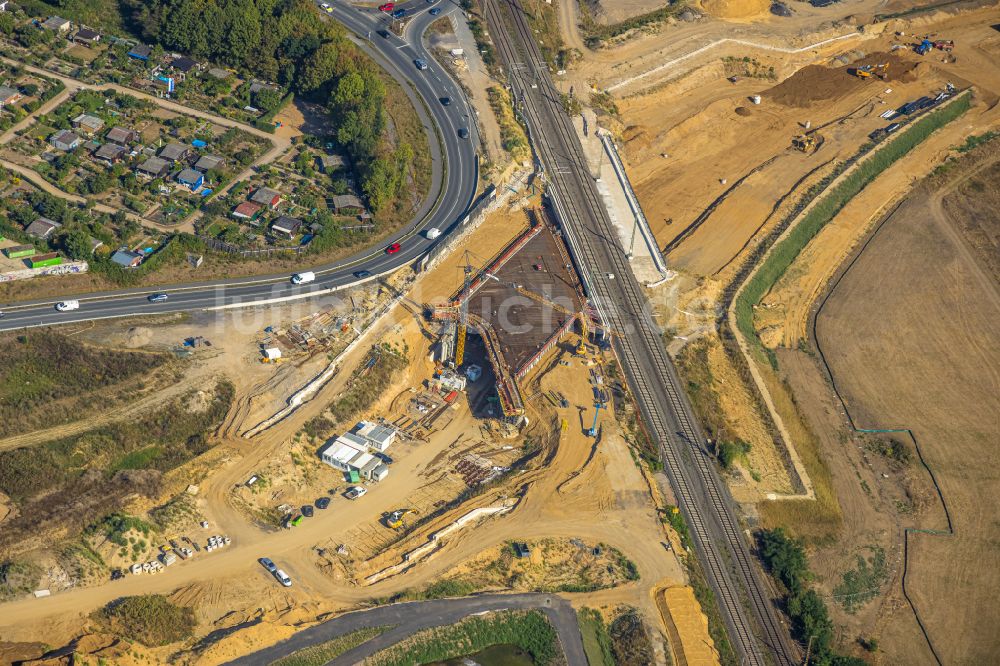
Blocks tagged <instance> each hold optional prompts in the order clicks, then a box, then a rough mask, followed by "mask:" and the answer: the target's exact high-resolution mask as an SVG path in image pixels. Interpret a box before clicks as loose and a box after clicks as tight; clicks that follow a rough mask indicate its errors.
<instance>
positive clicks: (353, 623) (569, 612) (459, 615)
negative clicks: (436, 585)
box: [227, 594, 587, 666]
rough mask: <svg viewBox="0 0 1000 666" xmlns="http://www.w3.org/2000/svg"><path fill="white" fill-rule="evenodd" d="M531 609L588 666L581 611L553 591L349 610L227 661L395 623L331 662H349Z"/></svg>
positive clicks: (252, 659) (572, 659) (276, 654)
mask: <svg viewBox="0 0 1000 666" xmlns="http://www.w3.org/2000/svg"><path fill="white" fill-rule="evenodd" d="M532 609H536V610H540V611H542V612H543V613H545V615H546V617H547V618H548V619H549V622H551V623H552V626H553V628H554V629H555V630H556V633H557V634H558V636H559V643H560V645H561V647H562V650H563V654H565V655H566V663H568V664H570V665H571V666H577V665H580V664H586V663H587V656H586V654H585V653H584V651H583V636H582V635H581V634H580V625H579V624H577V621H576V611H574V610H573V607H572V606H570V604H569V602H568V601H566V600H565V599H563V598H562V597H558V596H555V595H551V594H484V595H481V596H474V597H462V598H459V599H436V600H433V601H413V602H409V603H403V604H391V605H389V606H379V607H378V608H373V609H371V610H365V611H355V612H353V613H345V614H344V615H340V616H338V617H335V618H333V619H332V620H327V621H326V622H324V623H322V624H318V625H316V626H315V627H310V628H309V629H305V630H304V631H300V632H299V633H297V634H295V635H294V636H292V637H291V638H289V639H287V640H285V641H282V642H281V643H278V644H276V645H272V646H271V647H269V648H266V649H264V650H260V651H259V652H254V653H253V654H249V655H247V656H245V657H240V658H239V659H235V660H233V661H231V662H228V664H227V666H257V665H261V666H263V665H266V664H270V663H271V662H273V661H276V660H278V659H281V658H282V657H286V656H288V655H290V654H292V653H293V652H297V651H298V650H302V649H304V648H307V647H310V646H312V645H317V644H320V643H325V642H326V641H330V640H333V639H334V638H337V637H338V636H343V635H344V634H348V633H350V632H352V631H357V630H358V629H364V628H367V627H384V626H388V625H392V626H393V629H390V630H389V631H387V632H386V633H384V634H382V635H381V636H378V637H376V638H373V639H372V640H370V641H368V642H367V643H364V644H362V645H359V646H358V647H356V648H354V649H353V650H349V651H347V652H345V653H344V654H342V655H340V656H339V657H337V658H336V659H334V660H333V661H331V662H329V664H328V665H327V666H349V665H350V664H356V663H358V662H360V661H361V660H363V659H365V658H367V657H370V656H371V655H373V654H375V653H376V652H378V651H379V650H382V649H384V648H387V647H390V646H392V645H395V644H396V643H399V642H400V641H402V640H404V639H406V638H408V637H409V636H412V635H413V634H415V633H417V632H418V631H422V630H424V629H429V628H431V627H441V626H446V625H451V624H455V623H456V622H458V621H460V620H462V619H463V618H466V617H469V616H470V615H475V614H477V613H486V612H490V611H500V610H532Z"/></svg>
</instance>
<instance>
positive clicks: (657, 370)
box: [484, 0, 800, 666]
mask: <svg viewBox="0 0 1000 666" xmlns="http://www.w3.org/2000/svg"><path fill="white" fill-rule="evenodd" d="M484 11H485V14H486V19H487V22H488V23H489V26H490V35H491V36H492V37H493V40H494V42H495V43H496V45H497V48H498V52H499V54H500V58H501V61H502V62H503V63H504V65H505V69H506V73H507V78H508V82H509V83H510V85H511V89H512V92H513V98H514V100H515V102H516V104H517V109H518V112H519V113H520V114H521V117H522V118H523V119H524V120H525V122H526V124H527V126H528V129H529V134H530V136H531V140H532V146H533V148H534V149H535V151H536V157H537V159H538V161H539V162H540V166H541V167H542V169H543V171H544V175H545V178H546V180H547V183H548V189H547V195H548V197H549V199H550V201H551V202H552V204H553V208H554V209H555V213H556V217H557V218H558V220H559V223H560V225H561V226H562V228H563V229H564V232H565V234H566V237H567V242H568V244H569V246H570V250H571V252H572V254H573V259H574V261H575V262H576V265H577V268H578V269H579V271H580V273H581V277H582V278H583V281H584V284H585V285H586V291H587V296H588V298H589V299H590V300H591V302H592V303H593V305H594V307H595V309H596V310H597V312H598V314H599V315H600V317H601V318H602V319H603V320H604V323H605V324H608V325H610V327H611V329H612V330H614V331H618V332H619V333H620V334H618V335H614V336H613V339H614V348H615V352H616V354H617V355H618V358H619V360H620V361H621V364H622V367H623V369H624V370H625V374H626V377H627V379H628V384H629V388H630V389H631V391H632V393H633V395H634V397H635V399H636V402H637V404H638V406H639V409H640V411H641V413H642V415H643V421H644V422H645V424H646V426H647V428H648V432H649V433H650V434H651V435H652V438H653V440H654V441H655V442H656V443H657V445H658V447H659V450H660V458H661V460H662V461H663V465H664V471H665V472H666V474H667V477H668V479H669V480H670V485H671V487H672V488H673V491H674V495H675V496H676V498H677V502H678V504H679V506H680V508H681V510H682V512H683V515H684V517H685V519H686V520H687V523H688V527H689V529H690V532H691V536H692V540H693V542H694V546H695V550H696V552H697V555H698V558H699V561H700V562H701V563H702V566H703V567H704V570H705V574H706V577H707V579H708V581H709V583H710V585H711V586H712V588H713V590H714V591H715V594H716V598H717V600H718V603H719V607H720V610H721V612H722V615H723V618H724V620H725V622H726V624H727V627H728V630H729V634H730V637H731V639H732V642H733V647H734V649H735V651H736V653H737V656H738V658H739V659H740V663H743V664H751V665H754V666H757V665H759V666H764V665H765V664H768V663H773V662H777V663H778V664H782V665H784V664H795V663H798V662H799V660H800V657H799V654H798V647H797V646H796V645H795V644H794V642H793V641H792V640H791V637H790V636H789V632H788V629H787V627H786V626H785V625H784V624H783V622H782V619H781V618H780V616H779V614H778V613H777V611H776V610H775V607H774V603H773V595H772V594H771V592H770V590H769V588H768V583H767V581H766V579H764V577H763V575H762V572H761V571H760V570H759V567H757V565H756V563H755V562H754V560H753V557H752V555H751V554H750V548H749V544H748V543H747V538H746V536H745V534H744V531H743V528H742V527H741V526H740V524H739V521H738V519H737V517H736V507H735V505H734V503H733V500H732V498H731V497H730V495H729V492H728V489H727V488H726V487H725V484H724V483H723V482H722V480H721V479H720V478H719V476H718V474H717V473H716V471H715V467H714V463H713V461H712V457H711V454H710V452H709V451H708V450H707V447H706V440H705V435H704V433H703V432H702V430H701V426H700V424H699V423H698V421H697V419H696V418H695V417H694V414H693V412H692V410H691V406H690V403H689V402H688V399H687V396H686V395H685V394H684V391H683V389H682V388H681V385H680V380H679V378H678V376H677V373H676V370H675V369H674V367H673V365H672V363H671V361H670V359H669V357H668V356H667V353H666V348H665V345H664V343H663V340H662V338H661V335H660V329H659V326H658V325H657V324H656V322H655V320H654V319H653V317H652V315H651V314H650V313H651V310H650V307H649V303H648V301H647V300H646V296H645V294H644V293H643V290H642V287H640V286H639V283H638V282H637V281H636V279H635V276H634V275H633V273H632V270H631V268H630V266H629V263H628V258H627V255H626V253H625V250H624V249H623V248H622V246H621V244H620V243H619V241H618V234H617V232H616V231H615V229H614V227H613V226H612V223H611V220H610V218H609V216H608V213H607V210H606V208H605V207H604V204H603V203H602V200H601V198H600V196H599V195H598V192H597V187H596V185H595V181H594V177H593V175H592V174H591V173H590V170H589V167H588V164H587V160H586V158H585V156H584V154H583V150H582V146H581V144H580V140H579V138H578V137H577V135H576V131H575V130H574V128H573V126H572V123H571V121H570V118H569V116H568V115H567V113H566V111H565V108H564V106H563V104H562V99H561V96H560V93H559V91H558V90H557V89H556V87H555V86H554V85H553V83H552V78H551V76H550V68H549V65H548V63H546V62H545V60H544V58H543V57H542V54H541V52H540V50H539V48H538V45H537V43H536V41H535V38H534V35H533V31H532V29H531V27H530V24H529V22H528V17H527V16H526V14H525V12H524V9H523V8H522V6H521V4H520V1H519V0H485V2H484Z"/></svg>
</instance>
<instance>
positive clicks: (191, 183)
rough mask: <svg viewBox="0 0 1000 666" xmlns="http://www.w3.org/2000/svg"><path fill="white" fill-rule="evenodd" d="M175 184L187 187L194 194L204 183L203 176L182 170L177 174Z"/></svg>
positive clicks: (196, 172) (188, 170)
mask: <svg viewBox="0 0 1000 666" xmlns="http://www.w3.org/2000/svg"><path fill="white" fill-rule="evenodd" d="M177 182H178V183H180V184H181V185H187V186H188V187H189V188H190V189H191V191H192V192H195V191H197V190H198V188H199V187H201V186H202V185H203V184H204V183H205V174H203V173H202V172H200V171H195V170H194V169H184V170H183V171H181V172H180V173H179V174H177Z"/></svg>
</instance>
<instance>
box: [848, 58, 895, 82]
mask: <svg viewBox="0 0 1000 666" xmlns="http://www.w3.org/2000/svg"><path fill="white" fill-rule="evenodd" d="M852 71H853V73H854V76H856V77H858V78H859V79H870V78H872V77H873V76H875V77H878V78H880V79H883V80H884V79H885V78H886V77H888V75H889V63H887V62H883V63H879V64H876V65H862V66H861V67H857V68H855V69H854V70H852Z"/></svg>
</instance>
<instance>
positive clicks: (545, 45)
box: [521, 0, 573, 70]
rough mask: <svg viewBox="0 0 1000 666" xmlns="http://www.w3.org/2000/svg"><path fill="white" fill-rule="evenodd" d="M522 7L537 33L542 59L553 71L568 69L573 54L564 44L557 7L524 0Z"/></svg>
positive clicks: (540, 1)
mask: <svg viewBox="0 0 1000 666" xmlns="http://www.w3.org/2000/svg"><path fill="white" fill-rule="evenodd" d="M521 6H522V7H524V10H525V13H526V14H527V15H528V25H529V26H531V30H532V31H533V32H534V33H535V40H536V41H537V42H538V48H539V50H540V51H541V52H542V58H544V59H545V62H547V63H548V64H549V67H551V68H552V69H553V70H560V69H566V67H567V66H568V65H569V63H570V61H571V60H572V59H573V54H572V53H571V52H570V50H569V49H567V48H566V45H565V44H563V40H562V31H560V29H559V19H558V18H557V17H556V10H555V5H553V4H551V3H549V2H545V1H544V0H522V3H521Z"/></svg>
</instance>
